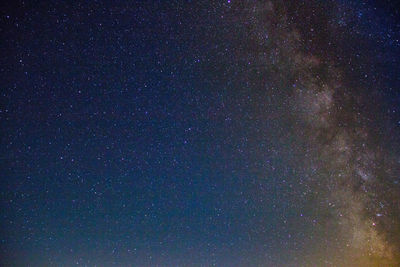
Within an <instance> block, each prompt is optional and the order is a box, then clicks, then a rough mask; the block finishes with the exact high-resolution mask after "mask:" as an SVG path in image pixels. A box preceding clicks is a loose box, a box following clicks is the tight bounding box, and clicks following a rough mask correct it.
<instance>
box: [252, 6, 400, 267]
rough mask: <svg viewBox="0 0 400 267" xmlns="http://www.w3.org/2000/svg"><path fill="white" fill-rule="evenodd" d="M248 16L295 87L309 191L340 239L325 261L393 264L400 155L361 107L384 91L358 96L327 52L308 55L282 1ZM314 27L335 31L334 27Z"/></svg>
mask: <svg viewBox="0 0 400 267" xmlns="http://www.w3.org/2000/svg"><path fill="white" fill-rule="evenodd" d="M338 8H339V7H338V6H335V7H334V10H333V11H332V10H331V12H335V11H336V12H338V11H337V10H336V9H338ZM310 11H311V10H308V12H310ZM248 15H249V19H250V20H251V21H252V27H253V28H252V30H253V31H254V32H253V34H254V35H255V36H254V38H255V39H256V40H257V41H259V43H258V44H259V45H260V50H265V51H266V52H264V53H263V56H262V57H259V58H258V59H259V64H261V67H262V68H266V69H272V68H274V67H276V68H278V69H279V70H278V71H277V73H276V74H278V73H279V74H281V75H282V73H283V76H284V77H282V79H283V80H287V79H289V80H290V81H291V82H292V84H291V85H292V87H293V88H292V89H291V91H292V92H291V96H290V97H291V98H292V100H291V101H292V102H291V104H292V107H291V108H290V110H291V112H292V114H293V116H294V117H295V120H296V122H297V123H296V124H297V125H295V126H294V128H295V129H296V132H297V133H298V135H299V138H300V139H303V140H304V141H305V150H304V151H305V155H304V161H303V164H304V166H305V169H306V172H307V173H308V174H307V178H306V183H307V185H308V187H309V191H306V192H304V194H316V195H318V197H317V199H318V201H319V203H315V205H316V206H319V209H324V210H325V211H326V218H322V219H320V220H322V224H325V227H326V229H327V230H326V231H327V232H326V233H325V234H326V235H333V236H334V238H333V239H332V240H331V241H329V242H332V244H329V245H328V248H327V251H326V252H327V253H328V254H331V256H332V257H331V258H330V259H329V260H326V261H325V263H326V264H333V265H346V266H350V265H351V266H367V265H368V266H369V265H374V264H377V265H380V266H381V265H385V266H386V265H390V266H392V265H393V266H395V265H396V263H397V264H398V262H399V248H400V247H399V238H398V236H400V232H399V230H400V225H399V223H400V222H399V214H400V213H399V211H400V206H399V200H400V199H399V196H400V191H399V190H398V189H399V188H398V186H397V184H398V175H399V156H400V155H399V153H398V150H396V149H392V148H387V147H386V148H384V147H383V146H382V144H381V143H380V142H385V141H384V140H381V139H379V138H384V137H382V134H380V135H379V133H378V134H377V133H376V132H375V133H371V130H370V128H371V125H370V124H369V121H368V119H369V118H367V117H365V115H364V114H363V112H362V111H360V108H359V105H368V106H369V107H368V108H369V109H371V110H373V107H370V105H371V99H369V97H371V96H370V95H368V94H366V91H368V90H374V89H378V88H368V87H366V88H362V89H363V90H364V92H361V93H359V92H357V89H358V88H352V87H354V85H348V84H346V82H345V81H344V78H343V76H345V75H346V73H344V72H343V70H341V69H340V67H336V66H335V62H334V60H333V59H332V58H333V55H332V54H331V53H330V51H329V47H328V48H325V49H328V51H324V52H325V53H326V54H325V55H318V53H315V54H317V55H315V54H313V53H311V52H309V51H307V49H305V46H306V43H307V42H308V41H310V42H312V41H313V40H312V39H310V40H306V39H304V37H303V36H302V34H301V31H300V30H299V29H298V28H297V27H302V25H301V24H291V23H290V22H289V20H290V19H289V18H288V13H287V10H286V6H284V5H282V3H280V2H277V3H274V2H265V3H261V4H255V5H254V6H252V7H250V11H249V13H248ZM311 27H312V26H311ZM314 27H317V28H320V29H319V30H315V31H327V32H328V34H330V35H333V34H335V29H332V28H333V27H332V26H330V25H314ZM321 27H322V28H323V27H327V28H326V29H323V30H321ZM330 27H331V28H330ZM307 30H308V31H314V29H313V28H310V29H307ZM331 38H334V36H333V37H331ZM316 39H317V41H318V37H316ZM314 41H315V40H314ZM325 42H326V40H325ZM325 45H328V44H327V43H325ZM325 49H324V50H325ZM271 66H272V67H271ZM276 74H275V75H276ZM371 87H373V85H372V86H371ZM361 98H364V99H361ZM365 102H369V103H365ZM364 111H365V110H364ZM377 116H381V115H379V114H378V115H377ZM375 119H377V118H375ZM377 139H378V140H377ZM315 190H316V191H315ZM314 201H315V200H314ZM335 243H336V244H335ZM335 246H337V248H334V247H335ZM328 258H329V257H328Z"/></svg>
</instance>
